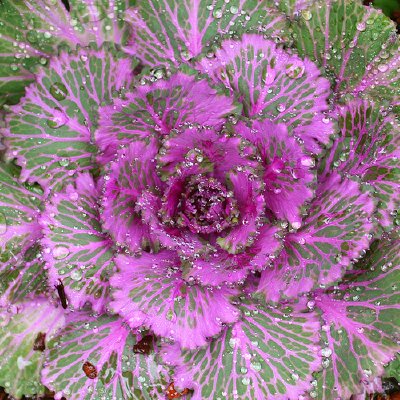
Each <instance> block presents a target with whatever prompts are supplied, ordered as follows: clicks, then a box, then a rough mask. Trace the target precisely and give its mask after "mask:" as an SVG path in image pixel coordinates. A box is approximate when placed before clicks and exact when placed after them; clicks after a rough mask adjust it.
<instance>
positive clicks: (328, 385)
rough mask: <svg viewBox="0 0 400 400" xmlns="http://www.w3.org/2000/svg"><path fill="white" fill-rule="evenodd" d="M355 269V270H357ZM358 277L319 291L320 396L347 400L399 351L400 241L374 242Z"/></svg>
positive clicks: (318, 392)
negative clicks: (320, 327)
mask: <svg viewBox="0 0 400 400" xmlns="http://www.w3.org/2000/svg"><path fill="white" fill-rule="evenodd" d="M357 267H359V269H360V270H359V271H357ZM357 272H359V275H358V276H357V277H356V278H355V279H354V278H353V279H352V275H351V274H349V277H348V279H349V280H350V281H349V282H345V283H343V284H341V285H339V286H338V287H336V288H334V289H333V290H332V292H331V293H330V294H327V293H322V292H320V293H317V296H316V297H315V307H318V308H319V309H320V310H321V312H322V318H323V319H324V321H325V325H324V326H323V336H322V340H323V341H325V343H326V347H325V348H323V349H322V351H321V354H322V355H323V356H324V361H323V365H324V370H323V372H322V373H321V374H320V375H319V378H318V386H317V388H316V393H317V395H318V398H320V399H324V400H325V399H326V400H329V399H337V398H339V397H340V398H349V396H350V395H352V394H353V393H357V392H358V393H361V392H362V391H363V390H364V389H365V387H368V385H369V384H370V383H371V382H373V380H374V378H375V377H379V376H381V375H382V374H383V373H384V366H385V364H387V363H388V362H389V361H391V360H392V359H393V358H394V357H395V354H396V352H398V351H400V345H399V335H400V309H399V302H400V290H399V282H400V241H399V238H398V236H397V237H395V236H394V237H389V238H387V237H386V238H384V239H382V240H381V241H379V242H374V243H373V245H372V246H371V249H370V251H369V253H368V254H367V256H366V258H364V259H363V260H361V261H360V262H359V263H358V264H357V265H356V269H355V273H357Z"/></svg>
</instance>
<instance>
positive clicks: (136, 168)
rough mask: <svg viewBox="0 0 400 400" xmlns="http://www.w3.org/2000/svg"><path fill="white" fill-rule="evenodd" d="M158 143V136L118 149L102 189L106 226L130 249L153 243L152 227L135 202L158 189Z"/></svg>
mask: <svg viewBox="0 0 400 400" xmlns="http://www.w3.org/2000/svg"><path fill="white" fill-rule="evenodd" d="M157 151H158V146H157V142H156V141H155V140H151V141H150V142H149V143H146V142H144V141H135V142H132V143H131V144H130V145H129V146H128V147H125V148H123V149H121V150H120V151H119V152H118V157H117V159H116V160H115V161H114V162H113V163H111V166H110V172H109V175H108V178H107V180H105V186H104V192H103V200H102V205H103V212H102V222H103V229H106V230H107V231H108V232H109V233H110V235H111V236H112V238H113V239H114V241H115V242H116V243H118V244H120V245H124V246H126V247H128V248H129V249H130V250H131V251H133V252H134V251H138V250H140V248H141V246H145V245H146V244H150V243H151V239H152V238H151V235H150V229H149V227H148V226H146V225H145V224H143V223H142V220H141V217H140V214H139V213H137V212H136V211H135V207H136V202H137V200H138V198H139V197H140V195H141V194H142V192H143V191H145V190H150V191H153V192H154V191H156V188H157V187H159V186H160V180H159V178H158V176H157V171H156V165H155V157H156V155H157Z"/></svg>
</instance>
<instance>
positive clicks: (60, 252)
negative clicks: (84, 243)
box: [53, 245, 69, 260]
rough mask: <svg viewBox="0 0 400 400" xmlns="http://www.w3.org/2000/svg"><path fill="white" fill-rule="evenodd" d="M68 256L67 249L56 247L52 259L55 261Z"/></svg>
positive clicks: (60, 246) (61, 246)
mask: <svg viewBox="0 0 400 400" xmlns="http://www.w3.org/2000/svg"><path fill="white" fill-rule="evenodd" d="M68 254H69V249H68V247H66V246H63V245H58V246H56V247H54V249H53V257H54V258H55V259H56V260H62V259H64V258H65V257H67V256H68Z"/></svg>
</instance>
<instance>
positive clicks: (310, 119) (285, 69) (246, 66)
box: [199, 34, 333, 152]
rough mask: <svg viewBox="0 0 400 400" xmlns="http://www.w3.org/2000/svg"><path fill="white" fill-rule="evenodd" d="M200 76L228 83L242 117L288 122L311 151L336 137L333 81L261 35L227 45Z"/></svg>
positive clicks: (207, 62) (203, 67)
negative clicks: (330, 113)
mask: <svg viewBox="0 0 400 400" xmlns="http://www.w3.org/2000/svg"><path fill="white" fill-rule="evenodd" d="M199 67H200V68H201V70H202V72H204V73H206V74H209V75H210V76H211V78H212V79H213V81H215V82H218V83H224V84H225V85H226V86H227V87H229V88H230V89H231V91H232V93H233V94H234V95H236V96H237V97H238V99H240V101H241V102H242V103H243V109H244V114H245V115H246V116H247V117H252V118H257V119H269V120H272V121H274V122H284V123H285V125H286V126H287V127H288V129H289V132H290V133H292V134H293V135H295V136H296V137H298V138H299V139H300V140H301V141H302V142H304V147H305V148H306V150H308V151H312V152H319V151H320V150H321V144H327V143H328V141H329V136H330V135H331V134H332V133H333V125H332V123H331V121H330V120H329V118H327V117H326V116H325V115H324V113H325V112H326V111H328V108H329V107H328V103H327V99H328V97H329V95H330V85H329V81H328V80H327V79H325V78H323V77H322V76H321V72H320V71H319V69H318V68H317V66H316V65H315V64H314V63H313V62H311V61H310V60H309V59H307V58H306V59H304V60H302V59H300V58H299V57H298V56H296V55H292V54H290V53H288V52H286V51H285V50H283V49H281V48H279V47H278V46H277V45H276V44H275V43H274V42H272V41H271V40H266V39H264V37H263V36H261V35H254V34H246V35H244V36H243V37H242V39H241V40H227V41H224V42H222V47H221V49H220V50H218V51H217V52H216V53H215V57H214V58H204V59H203V60H202V61H201V63H200V64H199Z"/></svg>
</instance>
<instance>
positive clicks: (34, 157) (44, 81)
mask: <svg viewBox="0 0 400 400" xmlns="http://www.w3.org/2000/svg"><path fill="white" fill-rule="evenodd" d="M130 67H131V60H129V59H125V58H121V59H117V58H116V56H115V55H113V51H111V49H109V48H102V49H101V50H98V51H94V50H90V49H81V50H79V52H78V54H76V55H69V54H68V53H62V54H61V55H60V56H59V57H58V58H53V59H52V61H51V63H50V67H49V68H47V69H44V68H43V69H40V70H39V71H38V74H37V75H36V80H37V84H33V85H31V86H29V88H28V89H27V94H26V97H25V98H24V99H23V100H22V101H21V103H20V104H18V105H16V106H13V107H11V110H12V113H11V114H9V115H8V116H7V125H8V128H7V129H6V130H5V131H4V135H5V144H6V145H7V146H8V148H9V149H10V150H9V151H8V158H10V159H12V158H16V159H17V163H18V164H19V165H21V166H22V173H21V179H22V180H24V181H25V180H28V181H29V182H35V181H36V182H39V183H40V184H41V185H42V187H43V188H44V189H45V191H46V193H48V191H49V190H50V188H52V187H56V188H59V187H60V186H61V185H62V184H63V183H64V182H65V181H68V180H70V177H71V176H72V175H73V174H74V173H75V172H79V171H84V170H89V169H90V168H92V166H93V158H94V155H95V153H96V147H95V146H94V145H93V144H92V135H93V133H94V130H95V128H96V126H97V120H98V107H99V106H100V103H102V102H103V101H109V100H110V99H111V95H112V93H113V91H115V90H119V89H121V88H122V87H124V86H126V85H127V84H128V83H129V82H130V77H131V68H130Z"/></svg>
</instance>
